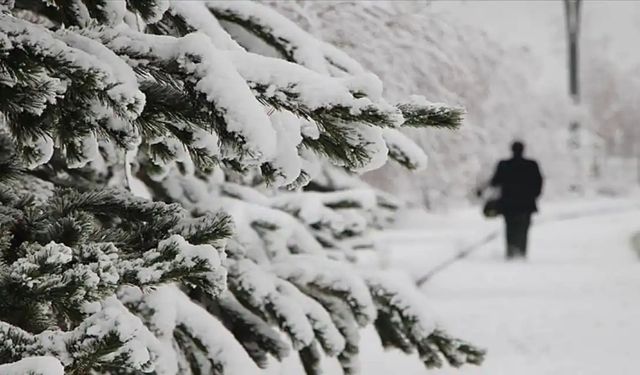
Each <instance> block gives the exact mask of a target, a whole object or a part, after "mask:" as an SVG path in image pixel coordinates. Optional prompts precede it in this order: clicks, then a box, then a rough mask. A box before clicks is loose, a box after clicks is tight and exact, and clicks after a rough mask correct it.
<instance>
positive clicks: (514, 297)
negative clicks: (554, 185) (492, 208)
mask: <svg viewBox="0 0 640 375" xmlns="http://www.w3.org/2000/svg"><path fill="white" fill-rule="evenodd" d="M638 202H639V201H638V200H637V199H635V200H634V199H591V200H588V201H587V200H584V201H576V202H570V203H563V204H557V203H554V204H550V205H544V204H543V205H542V208H543V209H544V212H543V213H542V214H540V215H539V216H538V217H536V218H534V221H537V222H538V224H535V223H534V226H533V227H532V231H531V233H530V248H529V259H528V260H527V261H526V262H505V261H504V260H503V251H504V250H503V243H502V241H503V240H502V238H499V239H498V240H494V241H492V242H490V243H488V244H486V245H484V246H482V247H480V248H478V250H477V251H475V252H473V253H472V254H471V255H470V256H469V257H468V258H465V259H463V260H461V261H459V262H456V263H455V264H454V265H453V266H451V267H448V268H446V269H444V270H443V271H441V272H440V273H438V274H437V275H436V276H434V277H433V278H432V279H430V280H429V281H428V282H427V283H426V284H425V285H424V286H423V288H422V292H423V294H424V295H425V296H426V297H427V299H428V301H429V306H430V308H432V309H433V310H434V311H435V312H436V313H437V317H436V320H437V321H438V322H440V323H442V324H443V325H444V327H445V328H446V329H447V330H448V331H449V332H451V333H452V334H454V335H456V336H458V337H461V338H464V339H467V340H469V341H471V342H473V343H475V344H477V345H480V346H482V347H484V348H486V349H487V350H488V354H487V359H486V361H485V363H484V364H483V365H482V366H481V367H474V366H466V367H463V368H462V369H451V368H448V369H441V370H435V371H429V372H427V371H425V369H424V368H423V366H422V364H421V363H420V362H419V361H418V359H417V358H416V357H414V356H405V355H403V354H402V353H399V352H397V351H391V352H387V353H384V352H383V351H382V349H381V348H380V347H379V343H378V342H377V338H375V337H374V334H373V332H372V331H367V332H366V333H365V334H364V335H363V344H364V347H363V349H362V370H363V373H365V374H370V375H378V374H380V375H382V374H389V373H399V374H404V375H414V374H415V375H417V374H427V373H428V374H438V375H439V374H463V375H466V374H469V375H485V374H490V375H511V374H518V375H528V374H532V375H534V374H535V375H540V374H544V375H555V374H558V375H560V374H580V375H602V374H616V375H632V374H637V373H638V371H639V369H640V357H639V356H638V355H637V349H636V348H637V335H638V333H639V332H640V320H639V319H638V317H639V316H640V300H638V296H639V295H640V259H638V257H637V255H636V254H635V253H634V252H633V251H632V249H631V247H630V237H631V236H632V235H633V234H634V233H636V232H638V231H640V205H639V203H638ZM577 216H581V217H580V218H577ZM404 219H405V220H404V223H403V228H402V229H398V230H395V231H391V232H390V233H389V234H388V235H385V238H380V239H379V240H380V241H383V242H384V243H385V244H387V245H388V249H389V253H388V254H386V255H387V256H386V258H385V262H386V264H387V265H389V266H393V267H401V268H402V269H404V270H405V271H404V273H403V274H402V275H400V276H401V277H407V276H409V277H411V278H415V277H417V276H420V275H423V274H424V273H426V272H428V270H429V269H431V268H433V267H434V266H436V265H437V264H439V263H441V262H442V261H443V260H445V259H448V258H449V257H451V256H452V255H454V254H455V253H456V249H459V248H461V247H463V246H464V245H466V244H468V243H473V242H476V241H477V240H478V239H479V238H481V237H482V236H484V235H485V234H486V233H489V232H491V231H493V230H496V229H500V228H501V226H502V222H501V220H492V221H484V220H483V219H482V218H481V217H480V214H479V213H478V212H477V210H473V211H471V210H464V211H458V212H455V213H451V214H447V215H443V214H440V215H432V214H425V213H420V214H416V213H415V212H414V213H413V214H409V215H407V216H406V217H405V218H404Z"/></svg>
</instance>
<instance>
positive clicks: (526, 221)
mask: <svg viewBox="0 0 640 375" xmlns="http://www.w3.org/2000/svg"><path fill="white" fill-rule="evenodd" d="M530 226H531V214H529V213H527V214H524V215H522V237H521V240H520V241H521V242H520V254H521V256H522V257H523V258H526V257H527V245H528V241H529V227H530Z"/></svg>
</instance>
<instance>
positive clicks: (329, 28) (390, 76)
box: [272, 0, 640, 210]
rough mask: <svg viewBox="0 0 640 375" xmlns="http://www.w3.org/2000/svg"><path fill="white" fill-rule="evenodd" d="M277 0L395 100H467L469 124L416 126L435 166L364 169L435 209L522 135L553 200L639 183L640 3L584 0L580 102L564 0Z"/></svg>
mask: <svg viewBox="0 0 640 375" xmlns="http://www.w3.org/2000/svg"><path fill="white" fill-rule="evenodd" d="M272 4H273V5H274V6H276V8H278V10H279V11H281V12H284V13H286V14H287V15H288V16H290V17H292V18H293V19H294V20H296V21H297V23H298V24H300V25H303V27H305V28H306V29H307V30H309V31H311V32H312V33H314V34H316V35H318V36H320V37H321V38H323V39H324V40H326V41H329V42H331V43H333V44H336V45H338V46H340V47H341V48H342V49H344V50H345V51H347V52H348V53H349V54H351V55H352V56H353V57H355V58H356V59H358V60H359V61H361V62H362V63H363V64H364V65H365V66H366V67H368V68H369V69H371V70H372V71H373V72H375V73H376V74H378V75H379V76H380V77H381V78H382V80H383V82H384V85H385V89H386V91H387V95H388V97H389V98H390V99H392V100H393V99H394V98H398V99H399V98H401V97H406V96H407V95H408V94H421V95H424V96H426V97H427V98H428V99H430V100H432V101H442V102H446V103H457V104H459V105H461V106H463V107H464V108H466V110H467V115H466V121H465V125H464V126H463V128H462V129H461V130H460V131H456V132H448V131H444V132H443V131H439V130H435V131H433V130H432V131H431V132H423V131H420V132H415V134H414V137H415V139H418V140H419V142H420V143H421V145H422V146H424V149H425V150H427V152H428V154H429V157H430V161H431V163H430V165H429V168H427V170H425V171H424V172H422V173H421V174H419V175H417V176H416V175H415V174H414V173H411V172H404V171H402V170H400V169H399V168H394V167H393V166H391V167H386V168H383V169H382V170H379V171H376V172H374V173H371V174H370V175H368V176H366V179H367V180H368V181H369V182H370V183H372V184H373V185H375V186H377V187H380V188H382V189H384V190H387V191H391V192H394V193H400V195H401V196H402V197H403V198H405V199H406V200H408V201H410V202H411V203H415V204H420V205H424V206H425V207H427V208H429V209H433V210H438V209H443V208H446V207H451V206H456V205H461V204H465V203H466V202H467V201H468V200H469V199H470V198H471V196H470V192H471V191H472V190H473V186H474V185H475V184H479V183H482V182H484V181H485V180H486V179H487V178H488V175H490V174H491V173H492V171H493V170H492V169H493V166H494V163H495V161H496V160H497V159H498V158H501V157H506V156H508V153H509V149H508V146H509V143H510V141H511V140H512V139H514V138H519V139H522V140H523V141H524V142H525V143H527V146H528V155H529V156H531V157H534V158H536V159H538V160H539V161H540V164H541V166H542V170H543V173H544V175H545V176H546V177H547V184H546V186H545V197H546V198H552V197H564V196H566V195H571V194H576V193H578V194H588V193H599V194H621V193H627V192H628V191H629V190H630V189H632V188H635V187H636V186H638V184H639V183H640V127H639V126H637V121H638V120H637V119H638V118H639V117H640V104H639V103H640V97H639V94H638V92H639V89H640V75H639V73H640V49H638V48H637V37H638V32H639V31H640V2H636V1H611V0H604V1H593V0H587V1H582V4H581V9H580V12H579V14H580V19H579V37H578V39H579V63H578V67H579V69H578V73H579V76H578V77H579V90H580V93H579V94H580V105H578V106H575V105H574V104H573V102H572V100H571V98H570V96H569V78H568V77H569V72H568V54H567V50H568V48H567V45H568V37H567V24H566V22H565V21H566V9H565V4H564V2H563V1H562V0H557V1H518V0H514V1H479V0H478V1H469V0H467V1H454V0H446V1H392V2H391V1H389V2H387V1H297V2H296V1H293V2H292V1H275V2H272ZM381 51H384V52H385V53H381ZM575 121H577V122H579V126H578V127H575V126H570V124H571V123H572V122H575Z"/></svg>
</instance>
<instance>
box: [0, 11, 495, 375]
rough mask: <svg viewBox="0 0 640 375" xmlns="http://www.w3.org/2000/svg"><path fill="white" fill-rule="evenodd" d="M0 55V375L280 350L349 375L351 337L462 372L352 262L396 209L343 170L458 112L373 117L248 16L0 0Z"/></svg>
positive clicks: (289, 29) (394, 296)
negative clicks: (376, 338) (372, 330)
mask: <svg viewBox="0 0 640 375" xmlns="http://www.w3.org/2000/svg"><path fill="white" fill-rule="evenodd" d="M0 54H1V59H0V85H1V87H2V90H0V111H1V112H2V117H1V120H0V121H1V122H0V141H1V142H0V145H1V146H2V149H1V151H2V152H0V156H1V157H0V167H2V168H1V169H0V184H1V188H2V189H1V190H0V192H1V193H2V194H1V195H0V197H1V199H2V206H1V207H0V230H1V232H0V256H2V263H1V264H0V275H1V277H0V283H2V284H3V285H0V286H1V287H2V288H0V289H2V292H1V293H2V301H0V338H1V339H2V340H0V341H1V342H2V343H0V363H2V365H0V366H3V367H0V368H2V369H3V370H5V369H6V370H7V371H9V372H13V373H15V372H16V371H18V372H19V371H30V372H32V373H49V374H51V373H55V374H59V373H60V372H61V366H63V367H64V371H65V372H68V373H74V374H85V373H111V374H125V373H127V374H129V373H140V372H151V373H155V374H203V373H206V374H232V375H234V374H242V375H244V374H247V373H249V372H251V371H255V372H258V371H259V370H258V368H260V367H266V366H267V365H268V364H269V362H270V358H275V359H277V360H280V359H282V358H284V357H286V356H287V355H289V354H291V353H292V352H295V353H297V354H298V356H299V357H300V360H301V362H302V364H303V366H304V368H305V370H306V371H307V373H309V374H315V373H319V372H320V371H321V368H320V360H321V358H322V357H323V356H329V357H336V358H337V359H338V360H339V362H340V364H341V365H342V368H343V369H344V372H345V373H354V372H356V371H357V353H358V345H359V338H358V330H359V328H361V327H364V326H365V325H368V324H374V325H375V327H376V329H377V330H378V332H379V334H380V337H381V339H382V341H383V343H384V344H385V345H386V346H389V347H395V348H399V349H402V350H404V351H407V352H410V351H417V352H418V353H419V354H420V358H421V360H422V361H423V362H424V363H425V365H426V366H428V367H433V366H440V365H442V364H443V363H444V362H445V361H446V362H448V363H449V364H451V365H453V366H460V365H462V364H465V363H479V362H481V360H482V357H483V352H482V351H481V350H478V349H476V348H474V347H473V346H471V345H468V344H466V343H464V342H462V341H460V340H457V339H454V338H451V337H449V336H447V335H446V334H444V333H443V332H442V330H441V329H439V328H437V327H436V325H435V324H434V323H433V322H432V321H431V317H429V316H426V314H425V313H424V312H422V311H420V309H419V306H418V305H416V304H415V303H414V302H413V301H414V300H415V296H414V294H415V293H414V294H412V292H411V291H407V290H403V289H398V288H395V287H394V285H393V284H392V283H389V282H388V281H385V280H384V279H383V278H380V277H378V276H377V275H376V274H375V272H374V273H373V274H372V273H371V272H370V271H368V272H367V273H366V274H363V273H362V272H363V271H361V270H359V269H358V267H357V264H354V263H353V262H350V261H351V260H353V259H354V253H355V251H356V250H357V249H359V248H363V247H371V246H373V245H372V243H371V240H370V238H369V235H370V234H371V232H372V231H373V230H375V229H378V228H381V227H382V226H384V224H385V223H387V222H388V220H389V217H390V212H392V211H393V210H394V209H395V208H396V206H397V204H396V203H395V201H394V199H393V198H390V197H389V196H387V195H385V194H382V193H379V192H375V191H372V190H371V189H370V188H369V187H368V186H367V185H366V184H364V183H362V182H359V181H358V180H357V179H355V178H354V177H353V176H351V175H349V173H353V172H363V171H368V170H372V169H375V168H378V167H380V166H381V165H383V164H384V163H385V162H386V160H387V158H388V157H390V158H393V159H395V160H397V161H398V162H400V163H401V164H402V165H404V166H405V167H407V168H409V169H417V168H421V167H424V166H425V164H426V156H425V155H424V153H423V152H422V150H421V149H420V148H419V147H418V146H416V145H415V144H414V143H413V142H412V141H411V140H410V139H409V138H408V137H407V136H405V135H404V134H403V133H402V132H400V131H399V130H400V129H402V128H403V127H412V128H424V127H434V126H435V127H452V128H454V127H456V126H457V125H458V124H459V121H460V118H461V110H460V109H458V108H451V107H447V106H445V105H442V104H432V103H430V102H428V101H427V100H426V99H424V98H422V97H414V98H411V99H410V100H408V101H400V102H398V103H397V104H391V103H389V102H387V101H386V100H385V99H384V98H383V96H382V85H381V83H380V81H379V79H378V78H377V77H376V76H375V75H374V74H372V73H370V72H368V71H367V70H365V69H364V68H363V67H362V66H360V65H359V64H358V63H357V62H356V61H354V60H353V59H351V58H350V57H349V56H348V55H346V54H344V53H343V52H341V51H340V50H339V49H337V48H335V47H333V46H332V45H330V44H327V43H324V42H322V41H320V40H318V39H315V38H313V37H312V36H311V35H309V34H308V33H306V32H305V31H303V30H302V29H300V28H299V27H297V26H296V25H295V24H294V23H292V22H291V21H289V20H288V19H286V18H284V17H282V16H281V15H279V14H278V13H276V12H275V11H273V10H272V9H270V8H269V7H266V6H264V5H261V4H259V3H254V2H245V1H240V2H238V1H199V2H195V1H193V2H191V1H190V2H187V1H178V0H176V1H167V0H144V1H143V0H126V1H124V0H122V1H115V0H97V1H96V0H93V1H84V0H82V1H81V0H61V1H56V2H48V1H17V2H15V3H13V2H10V3H9V4H5V5H3V6H2V11H1V12H0ZM314 178H316V179H315V180H314ZM251 360H253V363H255V365H253V366H248V364H250V363H252V362H251ZM256 365H257V366H256ZM43 366H49V368H48V369H47V370H43Z"/></svg>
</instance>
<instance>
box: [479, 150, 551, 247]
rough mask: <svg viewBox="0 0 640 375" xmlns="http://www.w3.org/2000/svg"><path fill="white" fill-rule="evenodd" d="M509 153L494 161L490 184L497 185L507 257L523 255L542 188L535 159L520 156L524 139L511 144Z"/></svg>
mask: <svg viewBox="0 0 640 375" xmlns="http://www.w3.org/2000/svg"><path fill="white" fill-rule="evenodd" d="M511 151H512V157H511V158H510V159H507V160H502V161H500V162H499V163H498V166H497V167H496V171H495V173H494V175H493V177H492V178H491V182H490V184H491V186H494V187H497V188H499V189H500V198H499V199H498V206H499V210H500V213H501V214H502V215H503V216H504V221H505V227H506V240H507V241H506V245H507V254H506V255H507V259H514V258H525V257H526V255H527V237H528V233H529V226H530V224H531V215H532V214H533V213H534V212H537V211H538V207H537V204H536V200H537V198H538V197H539V196H540V193H541V192H542V175H541V174H540V168H539V167H538V163H537V162H535V161H534V160H530V159H526V158H525V157H524V143H522V142H519V141H516V142H513V144H512V145H511Z"/></svg>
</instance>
